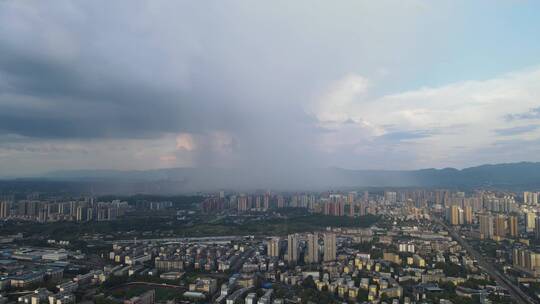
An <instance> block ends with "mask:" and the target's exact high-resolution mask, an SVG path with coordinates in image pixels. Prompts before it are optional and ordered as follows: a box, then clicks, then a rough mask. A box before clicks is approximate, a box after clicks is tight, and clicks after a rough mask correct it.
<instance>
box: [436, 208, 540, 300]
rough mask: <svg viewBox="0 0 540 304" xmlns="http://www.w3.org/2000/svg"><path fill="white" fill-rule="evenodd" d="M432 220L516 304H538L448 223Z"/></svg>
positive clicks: (437, 219)
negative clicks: (503, 289)
mask: <svg viewBox="0 0 540 304" xmlns="http://www.w3.org/2000/svg"><path fill="white" fill-rule="evenodd" d="M432 218H433V219H434V220H435V221H436V222H437V223H438V224H440V225H441V226H443V227H444V228H445V229H446V230H447V231H448V233H450V235H451V236H452V238H453V239H454V240H456V241H457V242H458V243H459V244H460V245H461V247H463V248H464V249H465V250H467V252H468V253H469V254H470V255H471V256H473V257H474V258H475V259H476V260H477V262H478V265H480V267H482V268H483V269H484V270H485V271H486V272H487V273H488V274H489V275H490V276H491V277H492V278H493V279H495V281H496V282H497V284H499V285H500V286H502V287H504V288H505V289H506V290H507V291H508V293H510V295H511V296H512V297H513V299H514V301H516V303H520V304H536V303H538V302H536V301H535V300H533V299H532V298H531V297H529V296H528V295H527V294H526V293H525V292H524V291H523V290H521V289H520V288H519V287H518V286H516V285H514V283H513V282H512V281H510V279H508V278H507V277H506V276H505V275H503V274H501V273H500V272H499V270H498V269H497V268H495V267H493V265H491V264H489V263H488V262H486V261H485V260H484V257H483V256H482V255H481V254H480V253H479V252H478V251H476V249H474V248H473V247H472V246H471V245H469V243H468V242H467V241H466V240H464V239H463V238H462V237H461V235H459V234H458V233H456V232H455V231H454V229H452V228H451V227H449V226H448V225H446V223H445V222H444V221H442V220H441V219H439V218H437V217H435V216H433V217H432Z"/></svg>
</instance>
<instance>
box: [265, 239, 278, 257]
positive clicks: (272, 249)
mask: <svg viewBox="0 0 540 304" xmlns="http://www.w3.org/2000/svg"><path fill="white" fill-rule="evenodd" d="M279 242H280V239H279V238H278V237H274V238H272V239H270V240H269V241H268V243H267V250H268V256H270V257H275V258H277V257H279Z"/></svg>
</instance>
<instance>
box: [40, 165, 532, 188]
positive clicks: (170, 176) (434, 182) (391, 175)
mask: <svg viewBox="0 0 540 304" xmlns="http://www.w3.org/2000/svg"><path fill="white" fill-rule="evenodd" d="M42 178H43V179H44V180H46V181H49V182H51V181H56V182H78V183H87V184H92V185H94V187H95V188H96V189H98V188H100V187H103V186H107V187H106V188H108V189H109V191H111V192H115V191H119V192H122V191H127V192H131V191H139V192H159V191H163V192H194V191H207V190H208V191H215V190H217V189H231V190H254V189H277V190H325V189H332V188H333V189H336V188H354V187H447V188H464V189H470V188H479V187H482V188H490V187H493V188H504V189H540V163H532V162H521V163H510V164H496V165H482V166H478V167H471V168H466V169H462V170H458V169H453V168H446V169H422V170H410V171H392V170H348V169H341V168H326V169H310V170H291V171H288V172H267V171H256V170H244V169H218V168H171V169H158V170H145V171H115V170H77V171H57V172H51V173H48V174H46V175H44V176H43V177H42ZM114 189H117V190H114Z"/></svg>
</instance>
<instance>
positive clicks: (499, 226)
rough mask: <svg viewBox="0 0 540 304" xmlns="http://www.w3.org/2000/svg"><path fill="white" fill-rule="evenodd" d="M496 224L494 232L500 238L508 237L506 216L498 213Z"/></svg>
mask: <svg viewBox="0 0 540 304" xmlns="http://www.w3.org/2000/svg"><path fill="white" fill-rule="evenodd" d="M494 224H495V226H494V229H493V230H494V234H495V235H496V236H497V237H500V238H504V237H506V217H505V216H504V215H502V214H498V215H497V216H496V217H495V221H494Z"/></svg>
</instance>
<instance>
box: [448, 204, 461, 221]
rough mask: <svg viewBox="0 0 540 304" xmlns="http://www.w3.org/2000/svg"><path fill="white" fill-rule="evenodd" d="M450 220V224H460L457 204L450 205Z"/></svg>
mask: <svg viewBox="0 0 540 304" xmlns="http://www.w3.org/2000/svg"><path fill="white" fill-rule="evenodd" d="M449 217H450V218H449V222H450V225H453V226H457V225H459V207H458V206H456V205H452V206H450V209H449Z"/></svg>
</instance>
